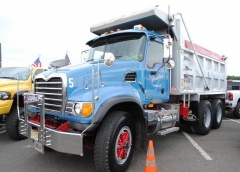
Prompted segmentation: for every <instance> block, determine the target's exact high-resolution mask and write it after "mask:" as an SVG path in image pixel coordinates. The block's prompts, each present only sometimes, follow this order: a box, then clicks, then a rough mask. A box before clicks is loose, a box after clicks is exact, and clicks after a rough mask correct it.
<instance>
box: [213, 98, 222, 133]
mask: <svg viewBox="0 0 240 172" xmlns="http://www.w3.org/2000/svg"><path fill="white" fill-rule="evenodd" d="M211 104H212V112H213V113H212V114H213V121H212V128H214V129H218V128H219V127H220V126H221V123H222V117H223V104H222V102H221V100H219V99H214V100H213V101H212V103H211Z"/></svg>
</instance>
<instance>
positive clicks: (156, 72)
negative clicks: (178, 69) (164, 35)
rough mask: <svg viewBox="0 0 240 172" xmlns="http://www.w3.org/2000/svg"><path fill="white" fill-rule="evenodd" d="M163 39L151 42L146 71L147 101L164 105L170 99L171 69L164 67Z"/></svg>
mask: <svg viewBox="0 0 240 172" xmlns="http://www.w3.org/2000/svg"><path fill="white" fill-rule="evenodd" d="M163 48H164V47H163V43H162V39H154V40H150V41H149V45H148V53H147V58H146V65H145V67H146V69H145V89H146V94H145V98H146V100H150V101H151V102H153V103H163V102H166V101H168V99H169V84H170V83H169V81H170V79H169V77H170V76H169V69H166V68H165V66H164V65H163Z"/></svg>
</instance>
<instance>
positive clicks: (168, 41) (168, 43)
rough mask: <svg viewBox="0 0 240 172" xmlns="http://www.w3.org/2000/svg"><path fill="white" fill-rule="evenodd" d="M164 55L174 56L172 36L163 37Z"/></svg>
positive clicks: (166, 56)
mask: <svg viewBox="0 0 240 172" xmlns="http://www.w3.org/2000/svg"><path fill="white" fill-rule="evenodd" d="M163 57H164V58H172V38H164V39H163Z"/></svg>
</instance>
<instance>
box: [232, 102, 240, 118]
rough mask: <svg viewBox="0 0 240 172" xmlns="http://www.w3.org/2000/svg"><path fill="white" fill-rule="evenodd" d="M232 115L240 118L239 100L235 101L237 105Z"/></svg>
mask: <svg viewBox="0 0 240 172" xmlns="http://www.w3.org/2000/svg"><path fill="white" fill-rule="evenodd" d="M233 117H234V118H236V119H240V102H238V103H237V106H236V107H235V109H234V111H233Z"/></svg>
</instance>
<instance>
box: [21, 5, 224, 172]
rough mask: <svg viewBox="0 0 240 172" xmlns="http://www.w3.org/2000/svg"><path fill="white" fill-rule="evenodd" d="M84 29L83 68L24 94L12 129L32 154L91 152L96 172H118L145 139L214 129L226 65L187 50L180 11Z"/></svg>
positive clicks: (45, 79) (52, 76) (61, 71)
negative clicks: (91, 36) (30, 145)
mask: <svg viewBox="0 0 240 172" xmlns="http://www.w3.org/2000/svg"><path fill="white" fill-rule="evenodd" d="M181 26H182V27H181ZM90 31H91V32H92V33H94V34H96V37H95V38H94V39H92V40H90V41H89V42H87V43H86V44H87V45H88V46H89V53H88V56H87V58H86V59H85V62H84V63H81V64H79V65H71V66H67V67H63V68H56V69H53V70H50V71H46V72H43V73H41V74H39V75H38V76H37V77H36V78H35V81H34V82H35V85H34V87H35V88H34V93H26V94H25V95H24V104H25V106H24V117H21V118H20V119H19V120H20V123H19V127H20V131H21V134H22V135H25V136H27V137H29V138H31V139H32V140H33V141H34V146H35V149H36V150H37V151H39V152H41V153H44V152H45V151H47V150H49V149H53V150H55V151H58V152H63V153H68V154H76V155H80V156H83V155H84V150H85V149H93V150H94V161H95V166H96V169H97V170H98V171H101V172H106V171H113V172H123V171H126V170H127V168H128V166H129V164H130V163H131V159H132V156H133V152H134V148H140V149H146V148H147V143H148V136H149V135H158V136H161V135H166V134H169V133H172V132H175V131H178V130H179V127H183V128H185V129H186V130H187V131H189V132H193V133H196V134H200V135H206V134H208V133H209V132H210V130H211V129H212V128H214V129H217V128H219V127H220V125H221V122H222V116H223V114H224V112H225V109H224V107H225V93H226V68H225V60H226V59H224V57H222V56H220V55H218V54H216V53H213V52H211V51H209V50H207V49H205V48H203V47H201V46H199V45H196V44H193V43H192V41H191V37H190V35H189V33H188V30H187V27H186V25H185V22H184V20H183V17H182V15H181V14H180V13H179V14H175V15H170V14H166V13H164V12H162V11H161V10H160V9H158V8H151V9H146V10H142V11H139V12H135V13H132V14H129V15H124V16H122V17H120V18H115V19H112V20H109V21H106V22H103V23H100V24H97V25H94V26H93V27H91V28H90ZM184 33H185V35H187V37H186V38H184ZM186 33H187V34H186ZM80 170H81V169H80Z"/></svg>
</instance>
